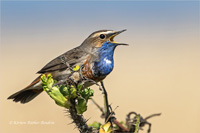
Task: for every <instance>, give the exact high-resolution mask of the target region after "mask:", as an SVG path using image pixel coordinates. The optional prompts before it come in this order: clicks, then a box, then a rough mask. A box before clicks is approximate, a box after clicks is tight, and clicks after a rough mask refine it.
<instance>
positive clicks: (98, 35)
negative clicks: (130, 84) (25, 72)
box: [8, 30, 127, 103]
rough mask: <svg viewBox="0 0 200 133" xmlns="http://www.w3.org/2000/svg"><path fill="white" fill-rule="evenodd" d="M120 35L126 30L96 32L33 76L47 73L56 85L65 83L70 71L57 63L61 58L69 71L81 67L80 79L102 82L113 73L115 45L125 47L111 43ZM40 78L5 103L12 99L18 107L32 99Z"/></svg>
mask: <svg viewBox="0 0 200 133" xmlns="http://www.w3.org/2000/svg"><path fill="white" fill-rule="evenodd" d="M124 31H126V30H121V31H113V30H99V31H96V32H93V33H92V34H91V35H90V36H89V37H88V38H86V39H85V40H84V41H83V43H82V44H81V45H80V46H78V47H76V48H74V49H71V50H69V51H67V52H66V53H64V54H62V55H60V56H58V57H57V58H55V59H53V60H52V61H50V62H49V63H48V64H47V65H45V66H44V67H43V68H42V69H41V70H40V71H38V72H37V73H38V74H49V73H51V74H52V76H53V78H54V79H55V80H57V81H58V82H59V81H62V80H64V79H66V78H67V77H68V75H69V74H70V70H69V68H68V66H67V65H66V64H64V63H63V62H62V61H61V59H60V58H61V57H64V58H65V59H66V61H67V62H68V64H69V65H70V66H72V67H75V66H77V65H79V66H83V71H82V75H83V76H85V77H86V78H88V79H91V80H93V81H95V82H99V81H102V80H103V79H104V78H105V77H106V76H107V75H108V74H109V73H110V72H111V71H112V70H113V67H114V60H113V54H114V50H115V48H116V47H117V46H119V45H127V44H125V43H117V42H115V41H114V40H113V39H114V37H115V36H116V35H118V34H120V33H121V32H124ZM40 77H41V75H40V76H39V77H38V78H36V79H35V80H34V81H33V82H32V83H31V84H30V85H28V86H27V87H26V88H24V89H22V90H20V91H18V92H16V93H14V94H13V95H11V96H10V97H8V99H13V101H14V102H21V103H27V102H29V101H31V100H32V99H34V98H35V97H36V96H38V95H39V94H40V93H41V92H42V91H43V88H42V82H41V81H40ZM93 84H94V83H92V82H86V83H84V87H89V86H91V85H93Z"/></svg>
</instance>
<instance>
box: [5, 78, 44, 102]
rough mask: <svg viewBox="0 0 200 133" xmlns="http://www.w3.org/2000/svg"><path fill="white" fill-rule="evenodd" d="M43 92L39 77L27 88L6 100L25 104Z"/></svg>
mask: <svg viewBox="0 0 200 133" xmlns="http://www.w3.org/2000/svg"><path fill="white" fill-rule="evenodd" d="M42 91H43V88H42V82H41V81H40V76H39V77H38V78H36V79H35V80H34V81H33V82H32V83H31V84H30V85H29V86H27V87H26V88H24V89H23V90H21V91H18V92H16V93H14V94H12V95H11V96H9V97H8V99H13V101H14V102H21V103H27V102H29V101H31V100H33V99H34V98H35V97H36V96H37V95H39V94H40V93H41V92H42Z"/></svg>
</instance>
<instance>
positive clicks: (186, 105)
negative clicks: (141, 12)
mask: <svg viewBox="0 0 200 133" xmlns="http://www.w3.org/2000/svg"><path fill="white" fill-rule="evenodd" d="M44 3H45V2H44ZM15 4H16V3H15ZM15 4H14V5H15ZM18 4H19V3H18ZM59 4H62V3H59ZM163 4H165V3H163ZM174 4H175V3H174ZM35 5H39V4H38V3H36V4H35ZM161 5H162V4H161ZM169 5H170V4H169ZM171 5H173V4H172V3H171ZM177 5H181V3H178V4H177ZM194 5H195V4H194ZM4 6H5V7H10V5H9V4H8V3H4ZM11 7H12V6H11ZM178 7H180V8H181V9H182V8H183V7H181V6H178ZM171 8H172V7H170V8H169V9H170V10H169V11H171ZM183 9H184V8H183ZM23 10H27V11H29V10H28V9H23ZM127 10H128V9H127ZM152 10H153V8H152ZM158 10H159V9H158ZM177 10H178V9H177ZM2 11H3V10H2ZM6 11H7V12H8V11H9V10H8V9H7V8H5V10H4V12H3V13H6ZM42 11H43V10H42ZM42 11H40V12H42ZM166 11H168V9H166ZM196 11H197V10H192V6H191V13H196V14H198V13H197V12H196ZM25 12H26V11H25ZM188 12H189V11H188ZM9 13H11V12H9ZM42 13H44V12H42ZM50 13H51V12H50ZM176 13H177V16H179V15H180V14H181V12H175V11H174V12H172V13H171V14H170V13H169V14H170V15H173V14H176ZM133 14H134V13H133ZM152 14H154V13H153V12H152ZM152 14H151V15H152ZM118 15H119V14H118ZM170 15H169V16H170ZM182 15H183V16H182V17H180V16H179V17H180V18H179V17H178V18H173V19H171V20H167V23H168V24H166V23H165V22H166V21H165V20H164V18H165V17H163V18H162V17H161V18H159V17H158V16H152V17H153V18H154V17H155V18H156V19H155V20H153V18H152V20H148V21H142V20H141V19H140V18H137V17H136V18H135V21H136V22H135V21H134V22H133V24H132V23H131V22H130V21H129V22H124V23H122V21H121V20H120V21H119V22H116V21H115V22H116V23H114V24H109V25H108V26H106V24H103V25H102V23H100V22H99V23H100V24H99V23H98V22H97V23H95V24H94V25H90V26H88V27H84V26H83V25H85V23H84V22H83V25H81V24H80V25H79V24H77V25H78V26H77V25H76V23H75V24H74V25H76V26H74V27H70V26H67V23H65V24H66V25H62V24H61V25H57V24H55V25H54V24H52V22H51V21H49V23H50V24H49V23H48V24H47V25H48V26H46V24H45V25H44V28H38V27H37V26H36V27H34V26H33V27H32V25H34V24H35V23H36V24H38V25H39V26H42V24H41V23H40V21H39V20H37V21H34V22H31V21H30V22H29V21H28V22H29V23H28V26H27V23H24V24H25V25H24V28H23V24H20V23H19V22H20V21H15V22H16V23H15V24H16V25H17V24H20V27H19V28H16V27H17V26H16V25H14V24H13V25H10V26H8V23H10V22H11V20H12V19H9V17H8V16H4V17H2V20H3V19H4V20H5V22H3V21H2V25H1V26H2V27H1V28H2V29H1V32H2V36H1V46H0V48H1V49H0V50H1V51H0V52H1V53H0V61H1V65H0V72H1V73H0V75H1V76H0V78H1V79H0V85H1V86H0V88H1V90H0V91H1V92H0V97H1V102H0V104H1V105H0V107H1V111H0V118H1V127H0V131H1V132H2V133H27V132H28V133H35V132H39V133H55V132H59V133H76V132H78V131H77V129H74V125H73V124H72V125H68V124H69V123H71V119H70V118H68V117H66V116H64V115H65V113H64V109H63V108H61V107H58V106H56V104H55V103H54V101H53V100H52V99H51V98H50V97H49V96H48V95H47V94H46V93H42V94H41V95H39V96H38V97H37V98H35V99H34V100H33V101H31V102H30V103H28V104H24V105H23V104H19V103H17V104H16V103H14V102H12V101H11V100H7V97H8V96H9V95H11V94H12V93H14V92H16V91H18V90H20V89H23V88H24V87H25V86H27V85H28V84H29V83H30V82H31V81H32V80H33V79H34V78H36V77H37V76H38V75H37V74H35V73H36V72H37V71H38V70H40V69H41V68H42V67H43V66H44V65H45V64H46V63H48V62H49V61H50V60H51V59H53V58H55V57H56V56H58V55H60V54H62V53H64V52H65V51H67V50H70V49H71V48H74V47H76V46H78V45H79V44H81V42H82V41H83V40H84V39H85V38H86V37H87V36H88V35H89V34H90V33H92V32H93V31H95V30H99V29H105V28H108V29H113V30H121V29H123V28H127V29H128V30H127V31H126V32H124V33H123V34H121V35H119V36H118V37H116V38H115V40H116V41H120V42H125V43H128V44H130V45H129V46H128V47H123V46H121V47H118V48H117V49H116V51H115V55H114V59H115V68H114V70H113V72H112V73H111V74H110V75H109V76H108V77H107V78H106V79H105V81H104V83H105V87H106V89H107V91H108V94H109V102H110V103H112V107H113V108H115V107H116V106H119V108H117V110H116V111H115V113H116V118H117V119H118V120H119V121H124V120H125V117H126V115H127V113H128V112H130V111H135V112H138V113H140V114H141V115H142V116H144V117H145V116H148V115H150V114H153V113H162V115H161V116H160V117H155V118H152V119H150V120H149V122H151V123H152V133H169V132H170V133H172V132H173V133H199V132H200V126H199V123H200V119H199V118H200V104H199V101H200V97H199V95H200V82H199V80H200V70H199V68H200V54H199V50H200V45H199V44H200V41H199V23H198V18H197V17H198V16H195V17H194V18H190V19H188V18H187V17H185V16H184V15H185V13H184V14H182ZM191 15H192V14H191ZM193 15H194V14H193ZM188 16H190V15H188ZM51 17H52V16H51ZM10 18H11V17H10ZM108 18H109V17H108ZM15 19H16V20H18V19H20V18H18V17H16V18H15ZM52 19H54V18H53V17H52ZM115 19H116V20H117V18H115ZM24 20H26V18H24ZM45 20H46V21H47V20H48V19H45ZM54 20H55V19H54ZM139 20H141V21H142V22H143V23H142V24H141V23H140V24H139V22H140V21H139ZM102 21H103V20H102ZM108 21H109V22H113V21H110V19H108ZM6 22H8V23H6ZM58 22H60V21H59V20H58ZM154 22H158V24H155V25H154V24H153V23H154ZM137 23H138V25H137ZM56 25H57V27H56ZM142 25H143V26H142ZM6 26H7V27H6ZM45 26H46V27H45ZM13 27H14V28H13ZM12 28H13V29H12ZM92 89H94V91H95V96H94V99H95V100H96V101H97V102H98V103H99V104H100V105H103V95H102V94H101V92H100V91H99V89H98V87H96V86H93V87H92ZM88 106H89V107H88V111H87V112H86V113H85V114H84V116H85V118H90V120H89V122H88V123H92V122H93V121H100V122H103V121H104V120H102V119H101V118H100V115H101V112H100V111H99V110H98V109H97V108H96V107H95V105H94V104H92V103H91V102H90V103H89V105H88ZM28 121H31V122H36V124H28ZM41 121H45V122H50V123H49V124H46V125H43V124H38V123H37V122H41ZM14 122H20V123H18V124H14ZM146 129H147V126H146V127H145V129H144V130H143V131H140V133H145V132H146Z"/></svg>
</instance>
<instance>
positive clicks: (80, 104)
mask: <svg viewBox="0 0 200 133" xmlns="http://www.w3.org/2000/svg"><path fill="white" fill-rule="evenodd" d="M75 107H76V110H77V113H78V114H83V112H85V111H86V110H87V103H86V101H85V99H83V98H80V97H79V98H78V104H77V105H76V106H75Z"/></svg>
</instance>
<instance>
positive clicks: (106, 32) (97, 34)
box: [92, 31, 114, 37]
mask: <svg viewBox="0 0 200 133" xmlns="http://www.w3.org/2000/svg"><path fill="white" fill-rule="evenodd" d="M113 32H114V31H104V32H99V33H96V34H94V35H93V36H92V37H96V36H99V35H100V34H109V33H113Z"/></svg>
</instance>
